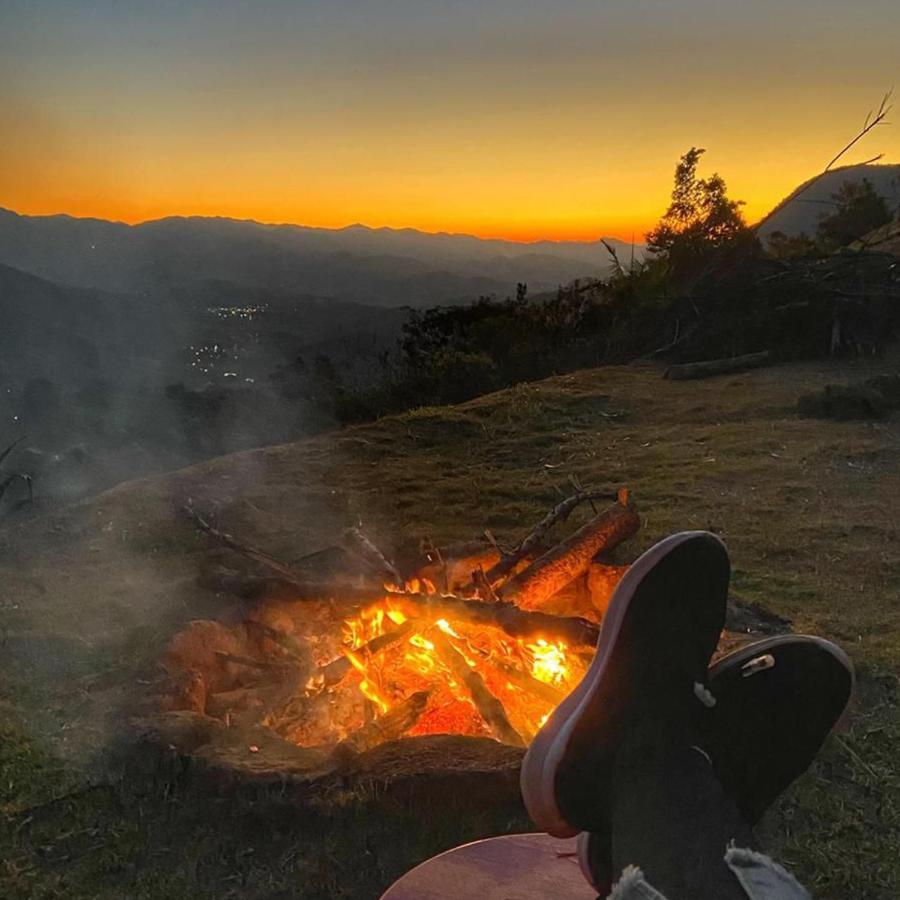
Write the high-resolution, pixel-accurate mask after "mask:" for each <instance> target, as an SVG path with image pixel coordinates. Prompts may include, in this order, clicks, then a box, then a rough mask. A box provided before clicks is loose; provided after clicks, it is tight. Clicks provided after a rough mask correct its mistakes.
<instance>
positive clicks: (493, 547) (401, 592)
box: [158, 490, 640, 756]
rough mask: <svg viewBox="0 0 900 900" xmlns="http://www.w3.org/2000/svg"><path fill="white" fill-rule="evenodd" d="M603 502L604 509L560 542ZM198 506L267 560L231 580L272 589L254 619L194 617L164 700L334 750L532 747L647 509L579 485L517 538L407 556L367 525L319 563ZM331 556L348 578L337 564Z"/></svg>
mask: <svg viewBox="0 0 900 900" xmlns="http://www.w3.org/2000/svg"><path fill="white" fill-rule="evenodd" d="M609 500H613V501H614V502H613V504H612V505H611V506H607V507H606V508H602V509H598V508H597V507H596V504H597V503H600V502H603V501H606V503H607V504H608V502H609ZM587 504H591V505H592V506H594V510H593V513H592V515H591V516H590V518H589V519H588V521H587V522H586V523H585V524H584V525H582V526H581V527H580V528H578V529H577V530H576V531H574V532H573V533H571V534H570V535H569V536H568V537H567V538H565V539H564V540H562V541H558V542H556V543H554V542H552V541H551V540H550V534H551V532H552V531H553V529H554V528H555V526H557V525H558V524H560V523H561V522H563V521H565V520H566V519H567V518H568V517H569V516H570V515H571V514H572V512H573V511H574V510H575V509H576V508H578V507H580V506H582V505H587ZM188 513H189V515H190V516H191V518H192V519H193V521H194V522H195V523H196V524H197V526H198V527H199V528H201V529H202V531H203V532H204V533H205V534H206V535H208V536H209V538H210V539H211V540H213V541H214V542H215V543H216V544H218V545H220V546H222V547H225V548H228V549H229V550H230V551H233V552H235V553H237V554H239V555H240V556H241V557H243V558H244V559H246V560H251V561H252V562H253V563H254V564H255V568H256V573H253V572H250V571H247V570H246V567H245V569H244V570H243V571H238V572H234V571H228V572H219V573H217V574H216V575H215V576H213V581H214V582H216V586H217V587H219V588H220V589H222V588H223V589H227V590H229V591H231V592H233V593H238V594H242V595H244V596H247V595H248V594H256V595H257V596H256V599H255V602H253V603H251V604H250V606H249V609H248V610H247V611H246V612H245V613H244V615H243V617H242V618H240V619H239V620H236V621H231V622H220V621H211V620H203V621H194V622H191V623H190V624H189V625H188V626H187V627H186V628H185V629H184V630H183V631H181V632H179V633H178V634H176V635H175V637H174V638H173V639H172V641H171V642H170V644H169V646H168V648H167V650H166V653H165V655H164V658H163V661H162V662H163V667H164V669H165V672H166V681H165V686H164V688H163V690H162V692H161V695H160V696H159V698H158V703H159V705H160V706H161V707H162V708H163V709H164V710H168V711H179V710H181V711H189V712H191V713H193V714H196V715H198V716H203V717H204V718H207V719H210V718H211V719H214V720H216V721H217V724H220V725H222V726H225V727H243V728H246V727H255V728H257V729H258V728H259V727H262V728H264V729H266V730H267V732H269V733H271V734H272V735H273V736H277V737H278V738H279V739H281V740H283V741H287V742H289V743H291V744H293V745H296V746H299V747H303V748H311V749H315V750H318V751H323V752H326V753H328V754H330V755H333V756H340V755H341V754H346V753H361V752H365V751H368V750H371V749H373V748H375V747H377V746H378V745H380V744H383V743H385V742H389V741H394V740H398V739H401V738H413V737H419V736H423V735H446V734H451V735H462V736H471V737H481V738H485V737H487V738H493V739H494V740H495V741H498V742H500V743H502V744H507V745H511V746H515V747H523V746H526V745H527V744H528V743H529V742H530V741H531V740H532V738H533V737H534V735H535V733H536V732H537V730H538V729H539V728H540V727H541V725H542V724H543V722H544V721H545V720H546V719H547V717H548V716H549V715H550V713H551V712H552V711H553V709H554V708H555V707H556V705H557V704H558V703H559V702H560V701H561V700H562V699H563V698H564V697H565V696H566V694H568V693H569V691H571V689H572V688H573V687H574V686H575V685H576V684H577V683H578V681H579V680H580V679H581V677H582V676H583V674H584V672H585V670H586V668H587V666H588V665H589V663H590V660H591V657H592V655H593V649H594V646H595V644H596V639H597V634H598V626H599V622H600V621H601V619H602V615H603V611H604V609H605V607H606V604H607V603H608V600H609V597H610V595H611V593H612V590H613V588H614V587H615V584H616V583H617V581H618V580H619V578H620V577H621V575H622V574H623V573H624V571H625V567H622V566H614V565H610V564H608V563H607V562H606V561H605V560H606V557H605V554H608V553H609V552H610V551H611V550H612V549H613V548H614V547H616V546H617V545H618V544H620V543H622V542H623V541H625V540H626V539H628V538H630V537H631V536H633V535H634V534H635V533H636V532H637V530H638V527H639V524H640V520H639V518H638V515H637V513H636V511H635V509H634V508H633V506H632V505H631V503H630V501H629V497H628V493H627V491H625V490H622V491H619V492H618V494H617V495H609V494H607V493H602V492H593V491H584V490H579V491H578V492H577V493H576V494H574V495H572V496H571V497H568V498H566V499H565V500H563V501H562V502H561V503H560V504H558V505H557V506H556V507H555V508H554V509H553V510H551V511H550V512H549V513H548V514H547V515H546V516H545V517H544V519H542V521H541V522H540V523H538V524H537V525H536V526H535V527H534V528H533V529H532V530H531V531H530V532H529V533H528V534H527V535H526V536H525V537H524V538H523V539H522V540H521V541H520V542H519V543H518V544H517V545H516V546H514V547H511V548H502V547H500V546H499V545H498V544H497V542H496V541H495V540H494V539H493V537H492V536H491V535H490V534H489V533H487V535H486V538H485V540H484V541H483V542H478V543H476V544H469V545H456V546H451V547H443V548H439V547H436V546H434V545H433V544H431V543H430V542H425V543H424V544H423V546H422V548H421V553H420V555H419V557H418V559H417V560H415V561H413V563H412V564H411V565H409V564H407V565H398V564H396V563H395V562H394V561H392V560H391V559H389V558H388V556H387V555H386V554H385V553H383V552H382V551H381V550H379V549H378V547H377V546H376V545H375V544H374V543H373V542H372V541H371V540H369V538H367V537H366V535H365V534H364V533H363V532H362V531H360V530H359V529H352V530H350V531H348V532H347V533H346V535H345V538H344V541H343V543H342V546H341V547H340V548H331V549H330V550H329V551H324V553H320V554H317V557H318V559H317V560H316V564H315V565H313V566H311V567H306V568H303V567H301V566H289V565H286V564H285V563H283V562H280V561H278V560H276V559H274V558H273V557H271V556H269V555H268V554H266V553H265V552H263V551H261V550H259V549H257V548H254V547H251V546H249V545H247V544H244V543H243V542H241V541H239V540H238V539H237V538H235V537H233V536H231V535H229V534H226V533H224V532H222V531H220V530H219V529H218V528H216V527H214V526H213V525H212V524H210V522H209V521H208V520H207V518H206V517H204V516H203V515H201V514H199V513H198V512H197V511H196V510H194V509H192V508H190V509H189V510H188ZM323 557H328V558H329V559H330V560H331V563H332V568H333V569H334V568H336V569H337V572H336V574H335V575H334V577H328V578H322V576H321V569H322V566H321V565H320V563H321V560H322V559H323ZM260 571H262V572H263V573H264V574H263V575H260V574H258V573H259V572H260ZM348 573H349V574H348ZM250 749H251V750H252V749H253V748H252V747H251V748H250Z"/></svg>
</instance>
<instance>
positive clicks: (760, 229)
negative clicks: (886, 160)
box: [756, 165, 900, 238]
mask: <svg viewBox="0 0 900 900" xmlns="http://www.w3.org/2000/svg"><path fill="white" fill-rule="evenodd" d="M863 178H866V179H868V180H869V181H870V182H871V183H872V186H873V187H874V189H875V191H876V193H878V194H880V195H881V196H882V197H884V198H885V200H886V201H887V203H888V207H889V208H890V209H892V210H894V211H895V212H897V211H900V165H859V166H841V167H840V168H837V169H832V170H831V171H830V172H828V173H827V174H826V175H823V176H822V177H821V178H819V179H815V178H813V179H810V180H809V181H806V182H804V183H803V184H801V185H799V186H798V187H797V188H796V189H795V190H794V191H792V192H791V193H790V194H789V195H788V196H787V197H786V198H785V199H784V200H782V201H781V203H779V204H778V206H776V207H775V209H773V210H772V211H771V212H770V213H769V214H768V215H767V216H765V217H764V218H763V219H762V220H761V221H760V222H759V224H758V225H757V226H756V229H757V233H758V234H759V236H760V237H761V238H766V237H768V235H770V234H772V232H773V231H781V232H783V233H784V234H786V235H788V236H789V237H794V236H796V235H799V234H807V235H810V236H812V235H814V234H815V232H816V226H817V225H818V222H819V219H820V217H821V216H823V215H827V214H828V213H829V212H830V211H832V210H833V205H832V204H831V195H832V194H834V193H835V192H836V191H837V190H838V189H839V188H840V186H841V185H842V184H843V183H844V182H845V181H862V179H863ZM808 185H811V186H810V187H808V188H807V186H808Z"/></svg>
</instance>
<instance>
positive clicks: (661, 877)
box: [609, 728, 755, 900]
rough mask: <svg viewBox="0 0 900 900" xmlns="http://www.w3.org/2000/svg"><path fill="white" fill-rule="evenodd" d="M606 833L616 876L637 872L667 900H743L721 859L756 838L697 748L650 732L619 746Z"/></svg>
mask: <svg viewBox="0 0 900 900" xmlns="http://www.w3.org/2000/svg"><path fill="white" fill-rule="evenodd" d="M609 833H610V849H611V853H612V864H613V868H614V871H616V872H621V871H622V870H623V869H625V868H626V866H629V865H632V866H637V867H638V868H640V869H641V870H642V871H643V873H644V877H645V879H646V880H647V882H648V883H649V884H651V885H652V886H653V887H654V888H655V889H656V890H657V891H659V892H660V893H661V894H663V895H665V897H666V898H667V900H746V894H745V893H744V891H743V889H742V888H741V886H740V884H739V883H738V880H737V878H736V877H735V876H734V874H733V872H732V871H731V870H730V869H729V868H728V866H727V865H726V864H725V860H724V857H725V851H726V849H727V848H728V845H729V844H732V843H734V844H735V845H737V846H739V847H748V848H751V847H753V846H754V843H755V842H754V838H753V833H752V831H751V829H750V826H749V825H747V823H746V822H745V821H744V820H743V819H742V818H741V816H740V814H739V812H738V810H737V807H736V806H735V804H734V801H733V800H731V799H730V798H729V797H728V796H727V794H726V793H725V791H724V790H723V788H722V786H721V784H720V783H719V781H718V779H717V778H716V776H715V773H714V771H713V767H712V765H711V763H710V760H709V758H708V757H707V756H706V754H705V753H704V752H703V751H702V750H700V749H698V748H697V747H692V746H689V745H687V744H683V743H681V742H680V740H678V739H675V740H671V739H669V738H668V737H666V736H663V735H660V733H659V731H658V730H656V729H652V728H647V729H645V730H644V733H643V734H635V735H633V736H632V737H630V738H629V739H628V740H627V741H626V742H625V743H623V745H622V747H621V749H620V751H619V753H618V754H617V758H616V764H615V772H614V777H613V797H612V815H611V821H610V832H609Z"/></svg>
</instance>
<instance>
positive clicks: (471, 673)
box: [430, 630, 525, 747]
mask: <svg viewBox="0 0 900 900" xmlns="http://www.w3.org/2000/svg"><path fill="white" fill-rule="evenodd" d="M430 640H431V641H432V642H433V643H434V646H435V648H436V650H437V652H438V655H439V656H440V657H441V659H442V660H443V661H444V662H445V663H446V664H447V667H448V668H449V669H450V671H451V672H452V673H453V676H454V677H455V678H457V679H458V680H459V681H460V682H462V683H463V684H464V685H465V687H466V690H467V691H468V692H469V696H470V697H471V698H472V705H473V706H474V707H475V709H477V710H478V714H479V715H480V716H481V718H482V719H484V722H485V724H486V725H487V726H488V728H489V729H490V731H491V734H493V735H494V737H495V738H497V740H498V741H500V742H501V743H504V744H510V745H512V746H513V747H523V746H525V742H524V741H523V740H522V736H521V735H520V734H519V733H518V732H517V731H516V729H515V728H513V727H512V725H511V724H510V722H509V718H508V717H507V715H506V710H505V709H504V708H503V704H502V703H501V702H500V701H499V700H498V699H497V698H496V697H495V696H494V695H493V694H492V693H491V692H490V691H489V690H488V687H487V685H486V684H485V683H484V679H483V678H482V677H481V676H480V675H479V674H478V672H476V671H475V670H474V669H473V668H472V667H471V666H470V665H469V664H468V662H466V658H465V657H464V656H463V655H462V653H460V652H459V650H457V649H456V647H454V646H453V644H452V642H451V641H450V639H449V638H448V637H447V636H446V635H445V634H444V633H443V632H441V631H438V630H435V631H434V632H433V634H432V635H431V637H430Z"/></svg>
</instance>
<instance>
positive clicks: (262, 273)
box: [0, 209, 643, 306]
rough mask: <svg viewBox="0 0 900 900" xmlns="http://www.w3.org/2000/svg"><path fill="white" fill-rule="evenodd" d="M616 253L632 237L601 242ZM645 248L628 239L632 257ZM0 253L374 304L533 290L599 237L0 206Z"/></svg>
mask: <svg viewBox="0 0 900 900" xmlns="http://www.w3.org/2000/svg"><path fill="white" fill-rule="evenodd" d="M610 243H612V244H613V246H615V247H616V248H617V250H618V251H619V254H620V257H621V258H622V259H623V261H625V260H628V259H629V258H630V254H631V247H630V246H629V245H626V244H624V243H623V242H621V241H616V240H614V239H611V240H610ZM642 250H643V247H642V246H641V245H638V246H636V248H635V252H636V254H637V255H638V256H639V255H640V254H641V252H642ZM0 263H4V264H6V265H9V266H14V267H16V268H19V269H22V270H24V271H28V272H32V273H34V274H36V275H39V276H41V277H44V278H48V279H50V280H52V281H55V282H59V283H62V284H70V285H74V286H79V287H93V288H100V289H102V290H110V291H125V292H128V293H154V294H158V293H159V292H160V291H166V292H167V291H171V290H172V289H173V288H174V287H176V286H178V285H183V284H185V283H188V282H196V281H198V280H199V281H203V280H220V281H227V282H232V283H235V284H242V285H245V286H248V287H255V288H263V289H271V290H273V291H281V292H283V291H290V292H292V293H304V294H309V295H315V296H319V297H334V298H337V299H342V300H350V301H355V302H362V303H370V304H376V305H382V306H400V305H413V306H426V305H432V304H436V303H452V302H461V301H466V300H471V299H474V298H475V297H477V296H479V295H481V294H498V295H500V296H505V295H507V294H514V293H515V289H516V284H517V283H518V282H522V281H524V282H527V283H528V286H529V290H530V291H531V292H532V293H537V292H540V291H546V290H553V289H555V288H556V286H557V285H559V284H562V283H566V282H568V281H571V280H572V279H574V278H581V277H597V276H601V275H604V274H606V273H607V272H608V269H609V265H610V259H609V254H608V252H607V250H606V248H605V247H604V246H603V244H602V243H601V242H600V241H595V242H577V241H560V242H554V241H536V242H533V243H517V242H514V241H502V240H485V239H481V238H477V237H473V236H471V235H458V234H443V233H441V234H427V233H424V232H420V231H416V230H414V229H391V228H367V227H365V226H363V225H352V226H349V227H347V228H341V229H335V230H331V229H325V228H308V227H304V226H298V225H264V224H260V223H258V222H252V221H239V220H235V219H225V218H167V219H159V220H156V221H152V222H146V223H143V224H141V225H126V224H123V223H121V222H108V221H105V220H102V219H77V218H73V217H71V216H66V215H58V216H23V215H19V214H17V213H15V212H11V211H8V210H3V209H0Z"/></svg>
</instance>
